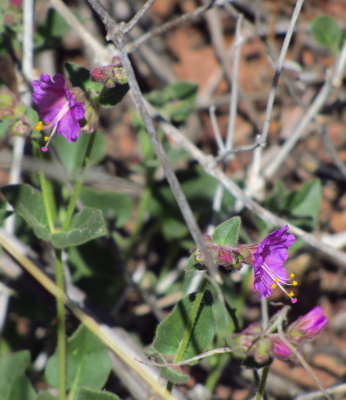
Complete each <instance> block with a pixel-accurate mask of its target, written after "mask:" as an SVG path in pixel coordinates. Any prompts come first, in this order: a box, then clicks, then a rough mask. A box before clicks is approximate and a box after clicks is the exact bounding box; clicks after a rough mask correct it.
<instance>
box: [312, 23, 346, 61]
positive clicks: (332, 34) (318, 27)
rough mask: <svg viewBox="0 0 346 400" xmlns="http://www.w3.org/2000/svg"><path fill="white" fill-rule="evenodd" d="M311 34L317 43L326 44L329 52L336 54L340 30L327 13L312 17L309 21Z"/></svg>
mask: <svg viewBox="0 0 346 400" xmlns="http://www.w3.org/2000/svg"><path fill="white" fill-rule="evenodd" d="M311 34H312V36H313V38H314V39H315V40H316V42H317V43H319V44H320V45H322V46H328V47H329V49H330V50H331V52H332V53H333V54H334V55H335V54H336V51H337V49H338V45H339V42H340V38H341V35H342V32H341V29H340V27H339V25H338V24H337V22H336V21H335V20H334V19H333V18H331V17H329V16H328V15H321V16H319V17H316V18H314V19H313V21H312V22H311Z"/></svg>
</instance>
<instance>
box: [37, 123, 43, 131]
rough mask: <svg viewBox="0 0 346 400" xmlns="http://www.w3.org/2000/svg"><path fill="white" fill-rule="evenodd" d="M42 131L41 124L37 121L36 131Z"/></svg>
mask: <svg viewBox="0 0 346 400" xmlns="http://www.w3.org/2000/svg"><path fill="white" fill-rule="evenodd" d="M42 129H43V122H42V121H38V123H37V125H36V130H38V131H42Z"/></svg>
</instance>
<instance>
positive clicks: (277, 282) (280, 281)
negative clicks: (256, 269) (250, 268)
mask: <svg viewBox="0 0 346 400" xmlns="http://www.w3.org/2000/svg"><path fill="white" fill-rule="evenodd" d="M261 267H262V268H263V269H264V270H265V272H266V273H267V274H268V275H269V277H270V278H271V279H272V280H273V284H272V285H271V289H276V288H277V287H279V288H280V289H281V290H282V291H283V292H284V293H285V294H286V295H287V296H288V297H289V298H290V299H291V302H292V303H296V302H297V298H295V297H294V293H293V292H292V291H291V292H290V293H288V292H287V291H286V289H285V288H284V287H283V286H282V285H288V286H297V285H298V282H297V281H293V282H292V283H288V281H290V280H291V279H293V278H294V277H295V274H293V273H291V274H290V277H289V278H288V279H287V278H283V277H282V276H279V275H278V274H276V273H275V272H273V271H272V270H271V269H270V268H268V267H267V266H266V265H265V264H264V263H263V264H262V266H261ZM262 282H263V283H264V284H265V285H266V286H267V287H268V285H267V284H266V282H265V280H264V279H262Z"/></svg>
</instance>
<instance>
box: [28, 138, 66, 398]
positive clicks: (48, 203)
mask: <svg viewBox="0 0 346 400" xmlns="http://www.w3.org/2000/svg"><path fill="white" fill-rule="evenodd" d="M34 151H35V155H36V157H37V158H38V159H39V160H40V161H41V160H42V154H41V150H40V148H39V145H38V143H37V142H34ZM38 174H39V179H40V185H41V190H42V196H43V203H44V208H45V211H46V215H47V221H48V226H49V230H50V232H51V233H54V232H55V227H54V222H53V207H54V205H53V204H52V195H51V191H50V190H49V187H48V182H47V180H46V177H45V175H44V173H43V170H42V168H41V167H40V169H39V173H38ZM55 257H56V258H55V279H56V283H57V286H58V287H59V288H60V289H61V290H62V292H64V271H63V265H62V251H61V250H57V249H56V250H55ZM57 318H58V332H57V334H58V354H59V400H65V398H66V338H65V337H66V335H65V306H64V301H63V300H62V299H59V298H57Z"/></svg>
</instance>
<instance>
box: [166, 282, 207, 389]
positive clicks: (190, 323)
mask: <svg viewBox="0 0 346 400" xmlns="http://www.w3.org/2000/svg"><path fill="white" fill-rule="evenodd" d="M208 282H209V281H208V279H206V278H204V279H203V281H202V283H201V286H200V287H199V289H198V292H197V295H196V298H195V301H194V303H193V307H192V310H191V314H190V317H189V320H188V323H187V327H186V329H185V332H184V336H183V339H182V341H181V342H180V345H179V348H178V351H177V355H176V356H175V358H174V362H175V363H176V362H179V361H181V360H182V359H183V356H184V354H185V351H186V349H187V346H188V344H189V341H190V339H191V335H192V331H193V328H194V326H195V323H196V318H197V315H198V311H199V308H200V305H201V301H202V299H203V295H204V292H205V289H206V287H207V285H208ZM172 388H173V383H172V382H170V381H169V382H168V383H167V390H168V391H169V392H170V391H171V390H172Z"/></svg>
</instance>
